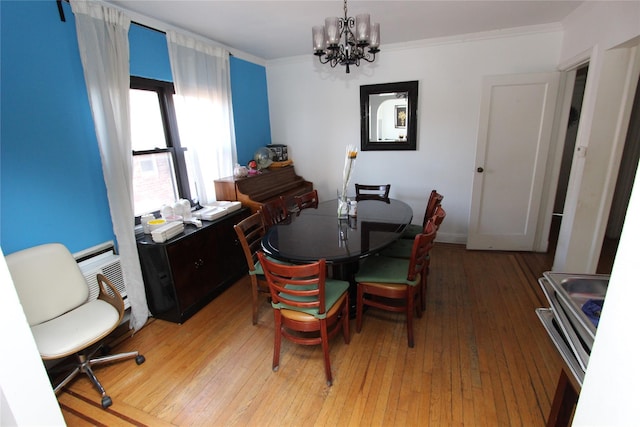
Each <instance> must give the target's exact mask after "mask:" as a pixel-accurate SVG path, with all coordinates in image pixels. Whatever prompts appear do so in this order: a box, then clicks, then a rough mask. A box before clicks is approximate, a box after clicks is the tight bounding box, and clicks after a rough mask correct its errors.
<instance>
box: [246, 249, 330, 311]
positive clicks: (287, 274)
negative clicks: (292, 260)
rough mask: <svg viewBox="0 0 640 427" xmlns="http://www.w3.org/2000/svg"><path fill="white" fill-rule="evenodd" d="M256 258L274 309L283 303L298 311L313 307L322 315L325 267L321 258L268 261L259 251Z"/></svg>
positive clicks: (323, 309) (324, 309) (324, 307)
mask: <svg viewBox="0 0 640 427" xmlns="http://www.w3.org/2000/svg"><path fill="white" fill-rule="evenodd" d="M258 258H259V259H260V265H261V266H262V269H263V270H264V275H265V277H266V278H267V283H269V289H270V291H271V302H272V305H274V308H277V306H278V304H280V303H283V304H286V305H287V306H290V307H293V308H299V309H302V310H317V312H318V315H319V316H323V315H324V314H326V305H325V280H326V270H327V269H326V261H325V260H324V259H321V260H319V261H317V262H313V263H310V264H298V265H290V264H279V263H277V262H273V261H270V260H269V259H268V258H267V257H266V256H265V255H264V253H262V252H258Z"/></svg>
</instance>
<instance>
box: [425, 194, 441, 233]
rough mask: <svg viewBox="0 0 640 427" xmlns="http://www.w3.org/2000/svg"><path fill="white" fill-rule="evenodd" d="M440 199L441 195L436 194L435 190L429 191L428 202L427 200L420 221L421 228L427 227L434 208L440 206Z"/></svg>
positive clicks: (434, 210)
mask: <svg viewBox="0 0 640 427" xmlns="http://www.w3.org/2000/svg"><path fill="white" fill-rule="evenodd" d="M442 199H444V196H443V195H442V194H440V193H438V192H437V191H436V190H431V194H430V195H429V200H427V208H426V209H425V210H424V218H423V219H422V227H423V228H424V227H425V226H426V225H427V221H428V220H429V218H432V217H433V214H434V213H435V212H436V207H438V206H440V204H441V203H442Z"/></svg>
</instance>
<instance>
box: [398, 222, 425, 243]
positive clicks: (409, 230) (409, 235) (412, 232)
mask: <svg viewBox="0 0 640 427" xmlns="http://www.w3.org/2000/svg"><path fill="white" fill-rule="evenodd" d="M422 230H423V229H422V226H421V225H418V224H409V225H407V226H406V227H405V229H404V231H403V232H402V238H403V239H411V240H413V239H414V238H415V237H416V236H417V235H418V234H420V233H422Z"/></svg>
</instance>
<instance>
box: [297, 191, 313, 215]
mask: <svg viewBox="0 0 640 427" xmlns="http://www.w3.org/2000/svg"><path fill="white" fill-rule="evenodd" d="M293 200H294V201H295V202H296V206H297V207H298V212H300V211H301V210H303V209H309V208H315V209H317V208H318V202H319V200H318V190H313V191H309V192H307V193H304V194H300V195H298V196H294V198H293Z"/></svg>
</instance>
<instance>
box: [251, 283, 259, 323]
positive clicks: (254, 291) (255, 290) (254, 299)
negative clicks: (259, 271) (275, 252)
mask: <svg viewBox="0 0 640 427" xmlns="http://www.w3.org/2000/svg"><path fill="white" fill-rule="evenodd" d="M251 303H252V304H253V307H252V308H251V309H252V316H253V317H252V322H253V324H254V325H257V324H258V279H257V278H256V276H255V275H252V276H251Z"/></svg>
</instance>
